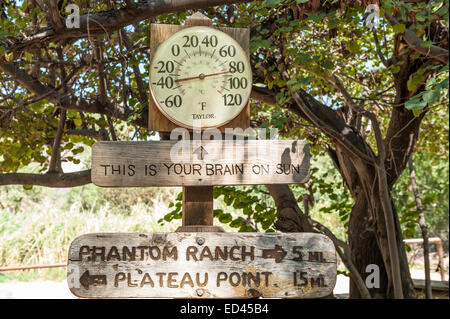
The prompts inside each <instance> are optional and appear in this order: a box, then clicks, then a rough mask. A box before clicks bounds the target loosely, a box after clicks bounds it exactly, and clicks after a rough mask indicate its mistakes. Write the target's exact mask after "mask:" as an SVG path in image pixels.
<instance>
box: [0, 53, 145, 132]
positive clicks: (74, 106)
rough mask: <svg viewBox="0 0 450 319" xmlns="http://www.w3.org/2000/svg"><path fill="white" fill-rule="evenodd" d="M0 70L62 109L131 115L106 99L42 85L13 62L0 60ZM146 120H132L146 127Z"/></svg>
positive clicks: (117, 116)
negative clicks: (81, 96)
mask: <svg viewBox="0 0 450 319" xmlns="http://www.w3.org/2000/svg"><path fill="white" fill-rule="evenodd" d="M0 70H2V71H3V72H5V73H6V74H8V75H10V76H11V77H13V78H14V80H16V81H17V82H18V83H19V84H20V85H22V86H23V87H24V88H25V89H27V90H28V91H30V92H31V93H34V94H36V95H38V96H45V97H46V99H47V100H48V101H49V102H51V103H53V104H55V105H59V106H61V107H62V108H64V109H67V110H75V111H82V112H88V113H98V114H104V115H107V116H111V117H115V118H118V119H121V120H124V121H126V120H127V119H128V117H129V116H130V115H131V111H129V110H126V109H125V108H123V107H122V106H120V105H117V104H114V103H110V102H107V101H106V102H104V103H101V102H100V101H99V100H96V99H92V100H87V99H82V98H80V97H76V96H73V95H69V94H63V93H59V92H56V91H55V88H53V87H50V86H46V85H43V84H42V83H40V82H39V81H38V80H37V79H35V78H33V77H32V76H30V75H28V74H27V73H26V72H24V71H23V70H21V69H19V68H17V67H16V66H15V65H14V64H13V63H4V62H1V61H0ZM147 121H148V119H147V118H146V117H145V116H142V117H139V118H138V119H137V120H135V121H133V123H135V124H137V125H140V126H142V127H147Z"/></svg>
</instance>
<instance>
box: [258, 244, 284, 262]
mask: <svg viewBox="0 0 450 319" xmlns="http://www.w3.org/2000/svg"><path fill="white" fill-rule="evenodd" d="M286 254H287V252H286V251H285V250H284V249H283V247H281V246H280V245H275V248H274V249H263V254H262V257H263V258H275V262H276V263H279V262H281V261H282V260H283V258H284V257H285V256H286Z"/></svg>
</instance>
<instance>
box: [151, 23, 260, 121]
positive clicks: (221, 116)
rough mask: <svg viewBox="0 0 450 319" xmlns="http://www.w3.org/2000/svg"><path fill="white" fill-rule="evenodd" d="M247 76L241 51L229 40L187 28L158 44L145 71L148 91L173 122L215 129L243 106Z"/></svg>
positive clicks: (249, 82)
mask: <svg viewBox="0 0 450 319" xmlns="http://www.w3.org/2000/svg"><path fill="white" fill-rule="evenodd" d="M251 86H252V71H251V67H250V64H249V62H248V58H247V54H246V52H245V51H244V50H243V49H242V48H241V46H240V45H239V44H238V43H237V42H236V41H235V40H234V39H233V38H231V37H230V36H229V35H227V34H225V33H223V32H221V31H218V30H216V29H213V28H208V27H190V28H186V29H182V30H181V31H178V32H176V33H174V34H173V35H172V36H171V37H170V38H168V39H167V40H166V41H164V42H163V43H161V44H160V45H159V47H158V49H157V50H156V52H155V54H154V56H153V60H152V62H151V66H150V89H151V93H152V95H153V98H154V100H155V102H156V104H157V106H158V108H159V109H160V110H161V112H162V113H163V114H164V115H165V116H166V117H168V118H169V119H170V120H171V121H172V122H174V123H176V124H178V125H180V126H183V127H188V128H192V127H193V126H194V125H196V126H199V125H200V126H201V127H219V126H222V125H224V124H226V123H228V122H229V121H231V120H232V119H233V118H235V117H236V116H237V115H238V114H239V113H240V112H241V111H242V109H243V108H244V107H245V106H246V105H247V102H248V99H249V97H250V91H251Z"/></svg>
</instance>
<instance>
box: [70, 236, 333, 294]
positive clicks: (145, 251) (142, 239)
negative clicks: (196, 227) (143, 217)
mask: <svg viewBox="0 0 450 319" xmlns="http://www.w3.org/2000/svg"><path fill="white" fill-rule="evenodd" d="M69 269H71V270H72V271H71V273H69V275H68V277H69V280H73V281H74V284H73V285H72V288H71V291H72V292H73V293H74V294H75V295H77V296H79V297H90V298H137V297H151V298H171V297H172V298H255V297H266V298H319V297H324V296H327V295H329V294H330V293H331V292H332V290H333V287H334V285H335V281H336V253H335V249H334V245H333V243H332V242H331V240H330V239H328V237H326V236H324V235H322V234H312V233H290V234H278V233H272V234H261V233H211V232H210V233H152V234H123V233H112V234H108V233H102V234H88V235H83V236H80V237H78V238H77V239H75V241H74V242H73V243H72V245H71V246H70V249H69ZM75 269H76V270H77V271H76V272H75V271H74V270H75Z"/></svg>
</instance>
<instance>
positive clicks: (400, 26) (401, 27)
mask: <svg viewBox="0 0 450 319" xmlns="http://www.w3.org/2000/svg"><path fill="white" fill-rule="evenodd" d="M392 29H394V33H396V34H399V33H403V32H405V30H406V26H405V25H404V24H403V23H402V24H394V25H393V26H392Z"/></svg>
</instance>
